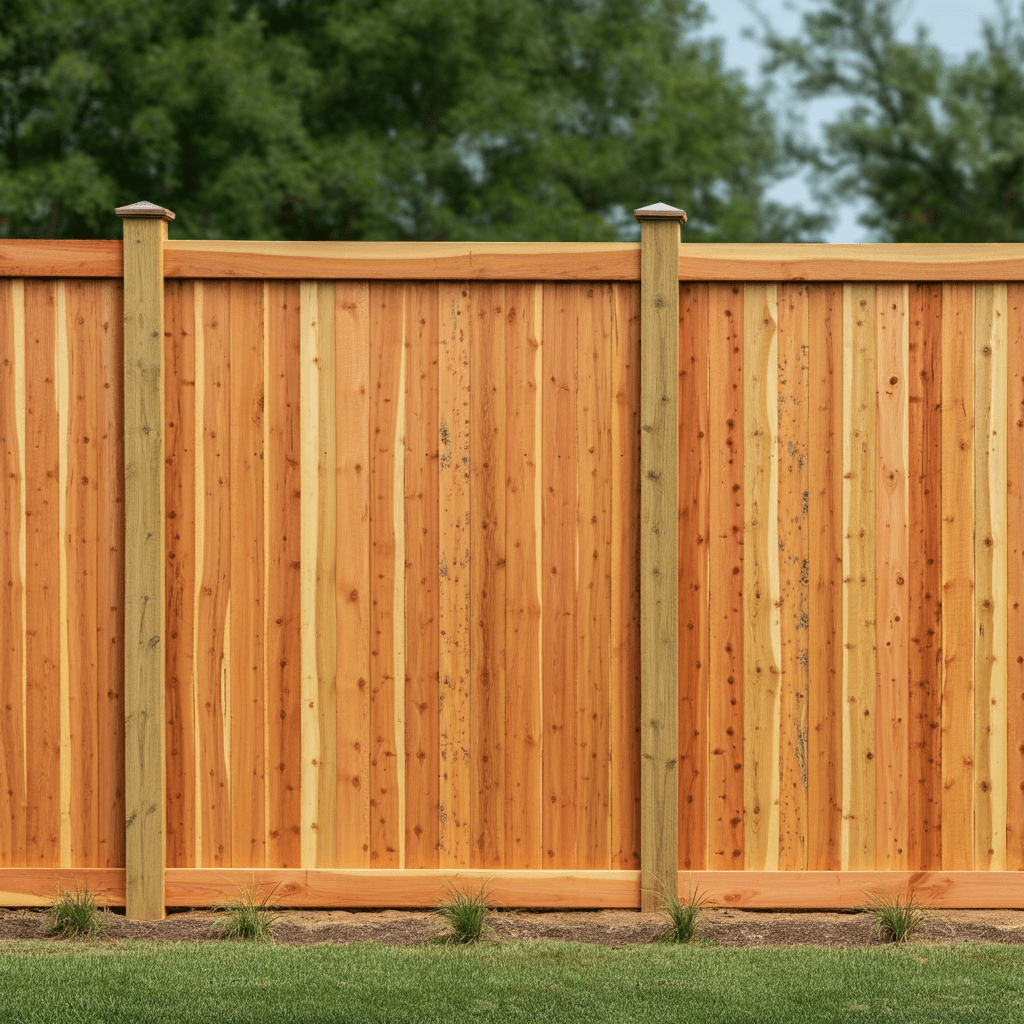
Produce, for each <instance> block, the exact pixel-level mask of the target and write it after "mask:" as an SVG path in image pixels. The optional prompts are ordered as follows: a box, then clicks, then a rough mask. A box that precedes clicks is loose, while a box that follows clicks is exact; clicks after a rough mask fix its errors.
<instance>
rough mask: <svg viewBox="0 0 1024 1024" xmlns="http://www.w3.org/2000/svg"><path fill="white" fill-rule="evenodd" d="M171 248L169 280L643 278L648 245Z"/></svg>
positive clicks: (15, 262) (22, 255) (16, 262)
mask: <svg viewBox="0 0 1024 1024" xmlns="http://www.w3.org/2000/svg"><path fill="white" fill-rule="evenodd" d="M9 244H10V243H8V245H9ZM65 244H67V243H65ZM72 244H73V243H72ZM79 244H81V243H79ZM164 252H165V256H164V275H165V276H166V277H257V278H260V277H262V278H267V277H269V278H289V277H291V278H296V277H298V278H309V279H321V280H323V279H331V278H334V279H342V280H345V279H347V280H385V281H387V280H393V281H472V280H478V281H480V280H491V281H541V280H543V281H556V280H557V281H638V280H639V279H640V246H639V245H637V244H636V243H635V242H262V241H261V242H228V241H224V242H222V241H180V240H177V239H175V240H172V241H169V242H167V243H166V246H165V249H164ZM69 255H71V254H70V253H69ZM30 258H32V257H31V254H30V253H29V251H28V250H27V249H26V250H23V251H18V250H12V251H11V256H10V260H9V262H10V266H11V267H12V268H14V270H15V271H16V272H19V273H20V272H25V273H28V272H29V271H28V270H27V269H21V270H19V269H18V268H27V267H28V266H29V264H28V262H27V261H28V260H29V259H30ZM36 260H37V262H36V263H33V264H31V265H32V266H39V262H38V261H39V257H36ZM6 262H7V261H5V250H4V243H3V242H0V277H2V276H4V275H5V274H6V273H8V271H6V270H5V269H4V267H5V263H6ZM44 265H45V264H44ZM70 265H73V263H71V264H70ZM33 272H38V271H33ZM47 273H52V271H47Z"/></svg>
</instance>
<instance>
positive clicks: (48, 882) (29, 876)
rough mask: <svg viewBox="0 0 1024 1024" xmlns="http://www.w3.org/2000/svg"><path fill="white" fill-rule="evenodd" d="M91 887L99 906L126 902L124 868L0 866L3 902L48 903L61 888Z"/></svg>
mask: <svg viewBox="0 0 1024 1024" xmlns="http://www.w3.org/2000/svg"><path fill="white" fill-rule="evenodd" d="M76 885H77V887H78V888H79V889H86V888H87V889H88V890H89V892H90V893H93V894H95V896H96V905H97V906H100V907H123V906H124V904H125V871H124V868H123V867H122V868H57V867H53V868H50V867H28V868H25V867H9V868H8V867H0V906H4V907H48V906H50V905H51V904H52V903H53V900H54V897H55V896H56V895H57V893H58V892H60V891H64V892H70V893H73V892H74V891H75V887H76Z"/></svg>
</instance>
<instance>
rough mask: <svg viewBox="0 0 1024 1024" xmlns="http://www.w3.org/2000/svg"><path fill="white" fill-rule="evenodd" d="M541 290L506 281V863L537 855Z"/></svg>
mask: <svg viewBox="0 0 1024 1024" xmlns="http://www.w3.org/2000/svg"><path fill="white" fill-rule="evenodd" d="M543 301H544V298H543V291H542V288H541V286H540V285H539V284H511V283H510V284H506V285H505V307H506V313H505V386H506V390H507V393H508V399H507V401H506V403H505V430H506V441H505V471H506V474H507V481H508V483H507V489H506V494H505V559H506V576H507V583H506V590H505V607H506V627H505V628H506V632H505V644H506V647H505V650H506V661H505V679H506V687H507V690H506V703H505V707H506V716H507V718H506V743H505V750H504V756H505V787H506V788H505V865H506V867H507V868H514V869H520V870H524V869H532V870H536V869H538V868H540V867H541V864H542V863H543V859H542V855H541V839H542V825H541V747H542V735H541V603H540V602H541V592H542V590H543V584H542V580H541V566H542V558H541V522H540V518H541V515H540V510H541V472H542V467H541V465H540V461H541V457H542V453H543V450H544V442H543V434H542V431H541V408H542V402H541V393H540V387H541V378H542V370H541V364H542V359H543V356H542V344H543V331H542V329H541V327H542V320H541V317H542V312H543Z"/></svg>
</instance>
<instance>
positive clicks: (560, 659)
mask: <svg viewBox="0 0 1024 1024" xmlns="http://www.w3.org/2000/svg"><path fill="white" fill-rule="evenodd" d="M577 301H578V293H577V289H576V286H575V285H574V284H545V286H544V336H545V337H546V338H557V339H558V343H557V344H552V345H551V346H547V345H545V346H544V350H543V355H544V368H543V370H544V378H543V385H542V396H543V397H542V401H543V403H544V409H543V423H544V452H543V455H542V465H543V480H544V485H543V505H542V516H543V559H544V566H543V567H544V589H543V594H542V597H541V609H542V624H541V630H542V633H543V636H544V662H543V668H542V673H543V680H544V711H543V713H544V719H543V720H544V805H543V806H544V819H543V836H544V839H543V842H544V867H545V868H575V867H576V856H577V852H576V834H577V833H576V820H577V801H576V754H577V751H576V701H577V685H576V586H577V562H576V558H577V552H576V503H577V490H576V479H577V457H576V403H577V380H578V376H577V367H576V351H577V326H576V325H577V317H578V313H577Z"/></svg>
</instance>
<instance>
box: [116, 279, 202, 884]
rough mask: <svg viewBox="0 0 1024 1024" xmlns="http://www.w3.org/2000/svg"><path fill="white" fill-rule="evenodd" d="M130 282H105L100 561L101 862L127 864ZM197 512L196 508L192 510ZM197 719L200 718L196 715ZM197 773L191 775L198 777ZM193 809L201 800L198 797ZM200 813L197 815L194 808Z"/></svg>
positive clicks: (118, 864)
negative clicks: (126, 363) (126, 311)
mask: <svg viewBox="0 0 1024 1024" xmlns="http://www.w3.org/2000/svg"><path fill="white" fill-rule="evenodd" d="M123 335H124V283H123V282H122V281H111V280H108V281H104V282H103V338H102V343H101V346H100V367H99V373H100V381H101V386H102V394H101V398H100V402H99V410H98V414H99V417H100V419H99V427H98V431H99V438H100V448H99V451H98V453H97V455H98V459H97V463H98V468H97V479H98V484H99V493H98V499H97V500H98V506H99V510H100V512H99V563H100V572H99V576H98V580H97V590H98V593H97V599H96V606H97V609H98V615H99V618H98V623H99V636H98V642H97V655H98V664H99V679H100V688H101V689H100V704H101V707H100V730H99V739H100V745H99V763H100V776H99V805H100V863H101V866H103V867H124V864H125V814H124V785H123V783H122V780H123V779H124V586H125V579H124V560H125V550H124V449H123V445H122V438H123V436H124V409H123V403H122V397H121V396H122V394H123V389H122V385H123V380H124V359H123V343H124V338H123ZM189 513H190V515H191V509H189ZM189 717H190V719H191V718H193V717H194V716H193V715H192V714H191V711H190V715H189ZM194 776H195V773H194V772H193V773H192V777H193V781H194ZM193 807H194V801H193ZM193 817H194V813H193Z"/></svg>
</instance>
